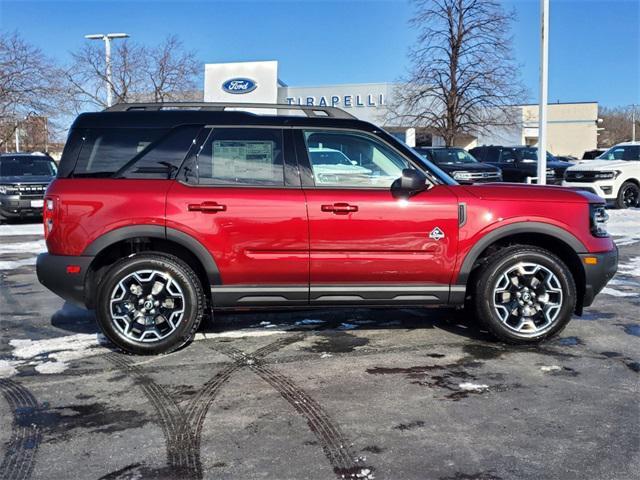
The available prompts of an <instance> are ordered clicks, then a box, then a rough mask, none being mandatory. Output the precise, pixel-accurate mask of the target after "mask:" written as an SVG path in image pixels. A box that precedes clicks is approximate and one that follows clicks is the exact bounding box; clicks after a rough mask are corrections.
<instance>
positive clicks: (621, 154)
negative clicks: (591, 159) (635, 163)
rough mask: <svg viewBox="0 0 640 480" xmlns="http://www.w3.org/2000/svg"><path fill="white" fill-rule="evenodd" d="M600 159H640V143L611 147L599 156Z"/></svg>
mask: <svg viewBox="0 0 640 480" xmlns="http://www.w3.org/2000/svg"><path fill="white" fill-rule="evenodd" d="M598 159H600V160H640V145H621V146H618V147H611V148H610V149H609V150H607V151H606V152H604V153H603V154H602V155H600V156H599V157H598Z"/></svg>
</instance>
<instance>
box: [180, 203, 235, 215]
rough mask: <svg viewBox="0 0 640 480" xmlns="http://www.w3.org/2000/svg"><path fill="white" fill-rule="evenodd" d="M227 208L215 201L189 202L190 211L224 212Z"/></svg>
mask: <svg viewBox="0 0 640 480" xmlns="http://www.w3.org/2000/svg"><path fill="white" fill-rule="evenodd" d="M226 209H227V206H226V205H220V204H219V203H216V202H202V203H190V204H189V211H190V212H202V213H217V212H224V211H225V210H226Z"/></svg>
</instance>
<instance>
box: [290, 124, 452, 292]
mask: <svg viewBox="0 0 640 480" xmlns="http://www.w3.org/2000/svg"><path fill="white" fill-rule="evenodd" d="M295 133H296V135H297V138H296V140H297V141H296V149H297V152H298V158H299V161H300V165H301V170H302V178H303V182H304V186H305V187H304V188H305V195H306V198H307V206H308V211H309V241H310V258H311V264H310V270H311V274H310V301H311V303H312V304H314V303H315V304H322V303H348V304H391V303H398V302H400V303H419V304H423V303H431V302H433V303H441V302H446V301H447V300H448V295H449V282H450V280H451V272H452V271H453V267H454V262H455V254H456V248H457V242H458V204H457V199H456V196H455V195H454V193H453V192H452V190H451V189H450V188H449V187H448V186H445V185H438V186H434V187H433V188H431V189H430V190H428V191H425V192H422V193H421V194H418V195H415V196H413V197H411V198H409V199H399V198H395V197H394V196H393V195H392V193H391V189H390V187H391V184H392V183H393V182H394V181H395V180H396V179H398V178H399V177H400V176H401V174H402V169H403V168H411V164H410V162H409V161H408V160H407V159H406V158H405V157H404V156H403V155H402V154H400V153H399V152H398V151H396V150H395V149H394V148H393V147H392V146H390V145H389V144H387V143H386V142H384V141H382V140H381V139H379V138H378V137H376V136H374V135H370V134H366V133H364V132H359V131H348V130H311V129H310V130H296V131H295Z"/></svg>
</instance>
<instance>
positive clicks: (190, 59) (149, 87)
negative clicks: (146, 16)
mask: <svg viewBox="0 0 640 480" xmlns="http://www.w3.org/2000/svg"><path fill="white" fill-rule="evenodd" d="M72 57H73V63H72V65H71V66H70V67H69V68H68V69H67V72H66V78H67V80H68V82H69V86H70V88H69V92H70V94H71V96H72V99H73V104H74V105H75V108H76V110H78V111H79V110H84V109H87V108H90V107H93V108H96V107H97V108H104V107H106V106H107V100H106V98H107V94H106V93H107V91H106V89H107V85H108V84H109V85H110V87H111V88H112V91H113V92H114V99H115V101H116V102H117V103H123V102H134V101H144V100H153V101H158V102H160V101H165V100H180V99H182V98H185V96H188V95H190V94H191V91H192V90H193V89H194V88H195V78H196V76H197V74H198V71H199V70H200V68H199V64H198V62H197V61H196V60H195V53H194V52H191V51H186V50H185V49H184V47H183V45H182V42H181V41H180V40H179V39H178V37H176V36H169V37H167V38H166V39H165V40H164V41H163V42H162V43H161V44H160V45H158V46H155V47H146V46H143V45H140V44H138V43H135V42H133V41H131V40H125V41H122V42H117V43H116V44H115V48H114V50H113V53H112V56H111V62H112V63H111V69H112V78H111V81H110V82H108V79H107V76H106V65H105V58H104V50H103V48H102V47H101V45H96V44H95V43H93V42H92V43H88V44H85V45H84V46H83V47H82V48H80V49H79V50H78V51H76V52H73V53H72Z"/></svg>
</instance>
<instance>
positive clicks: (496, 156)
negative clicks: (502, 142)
mask: <svg viewBox="0 0 640 480" xmlns="http://www.w3.org/2000/svg"><path fill="white" fill-rule="evenodd" d="M484 155H485V158H484V161H487V162H498V161H500V150H499V149H497V148H487V149H485V151H484Z"/></svg>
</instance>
